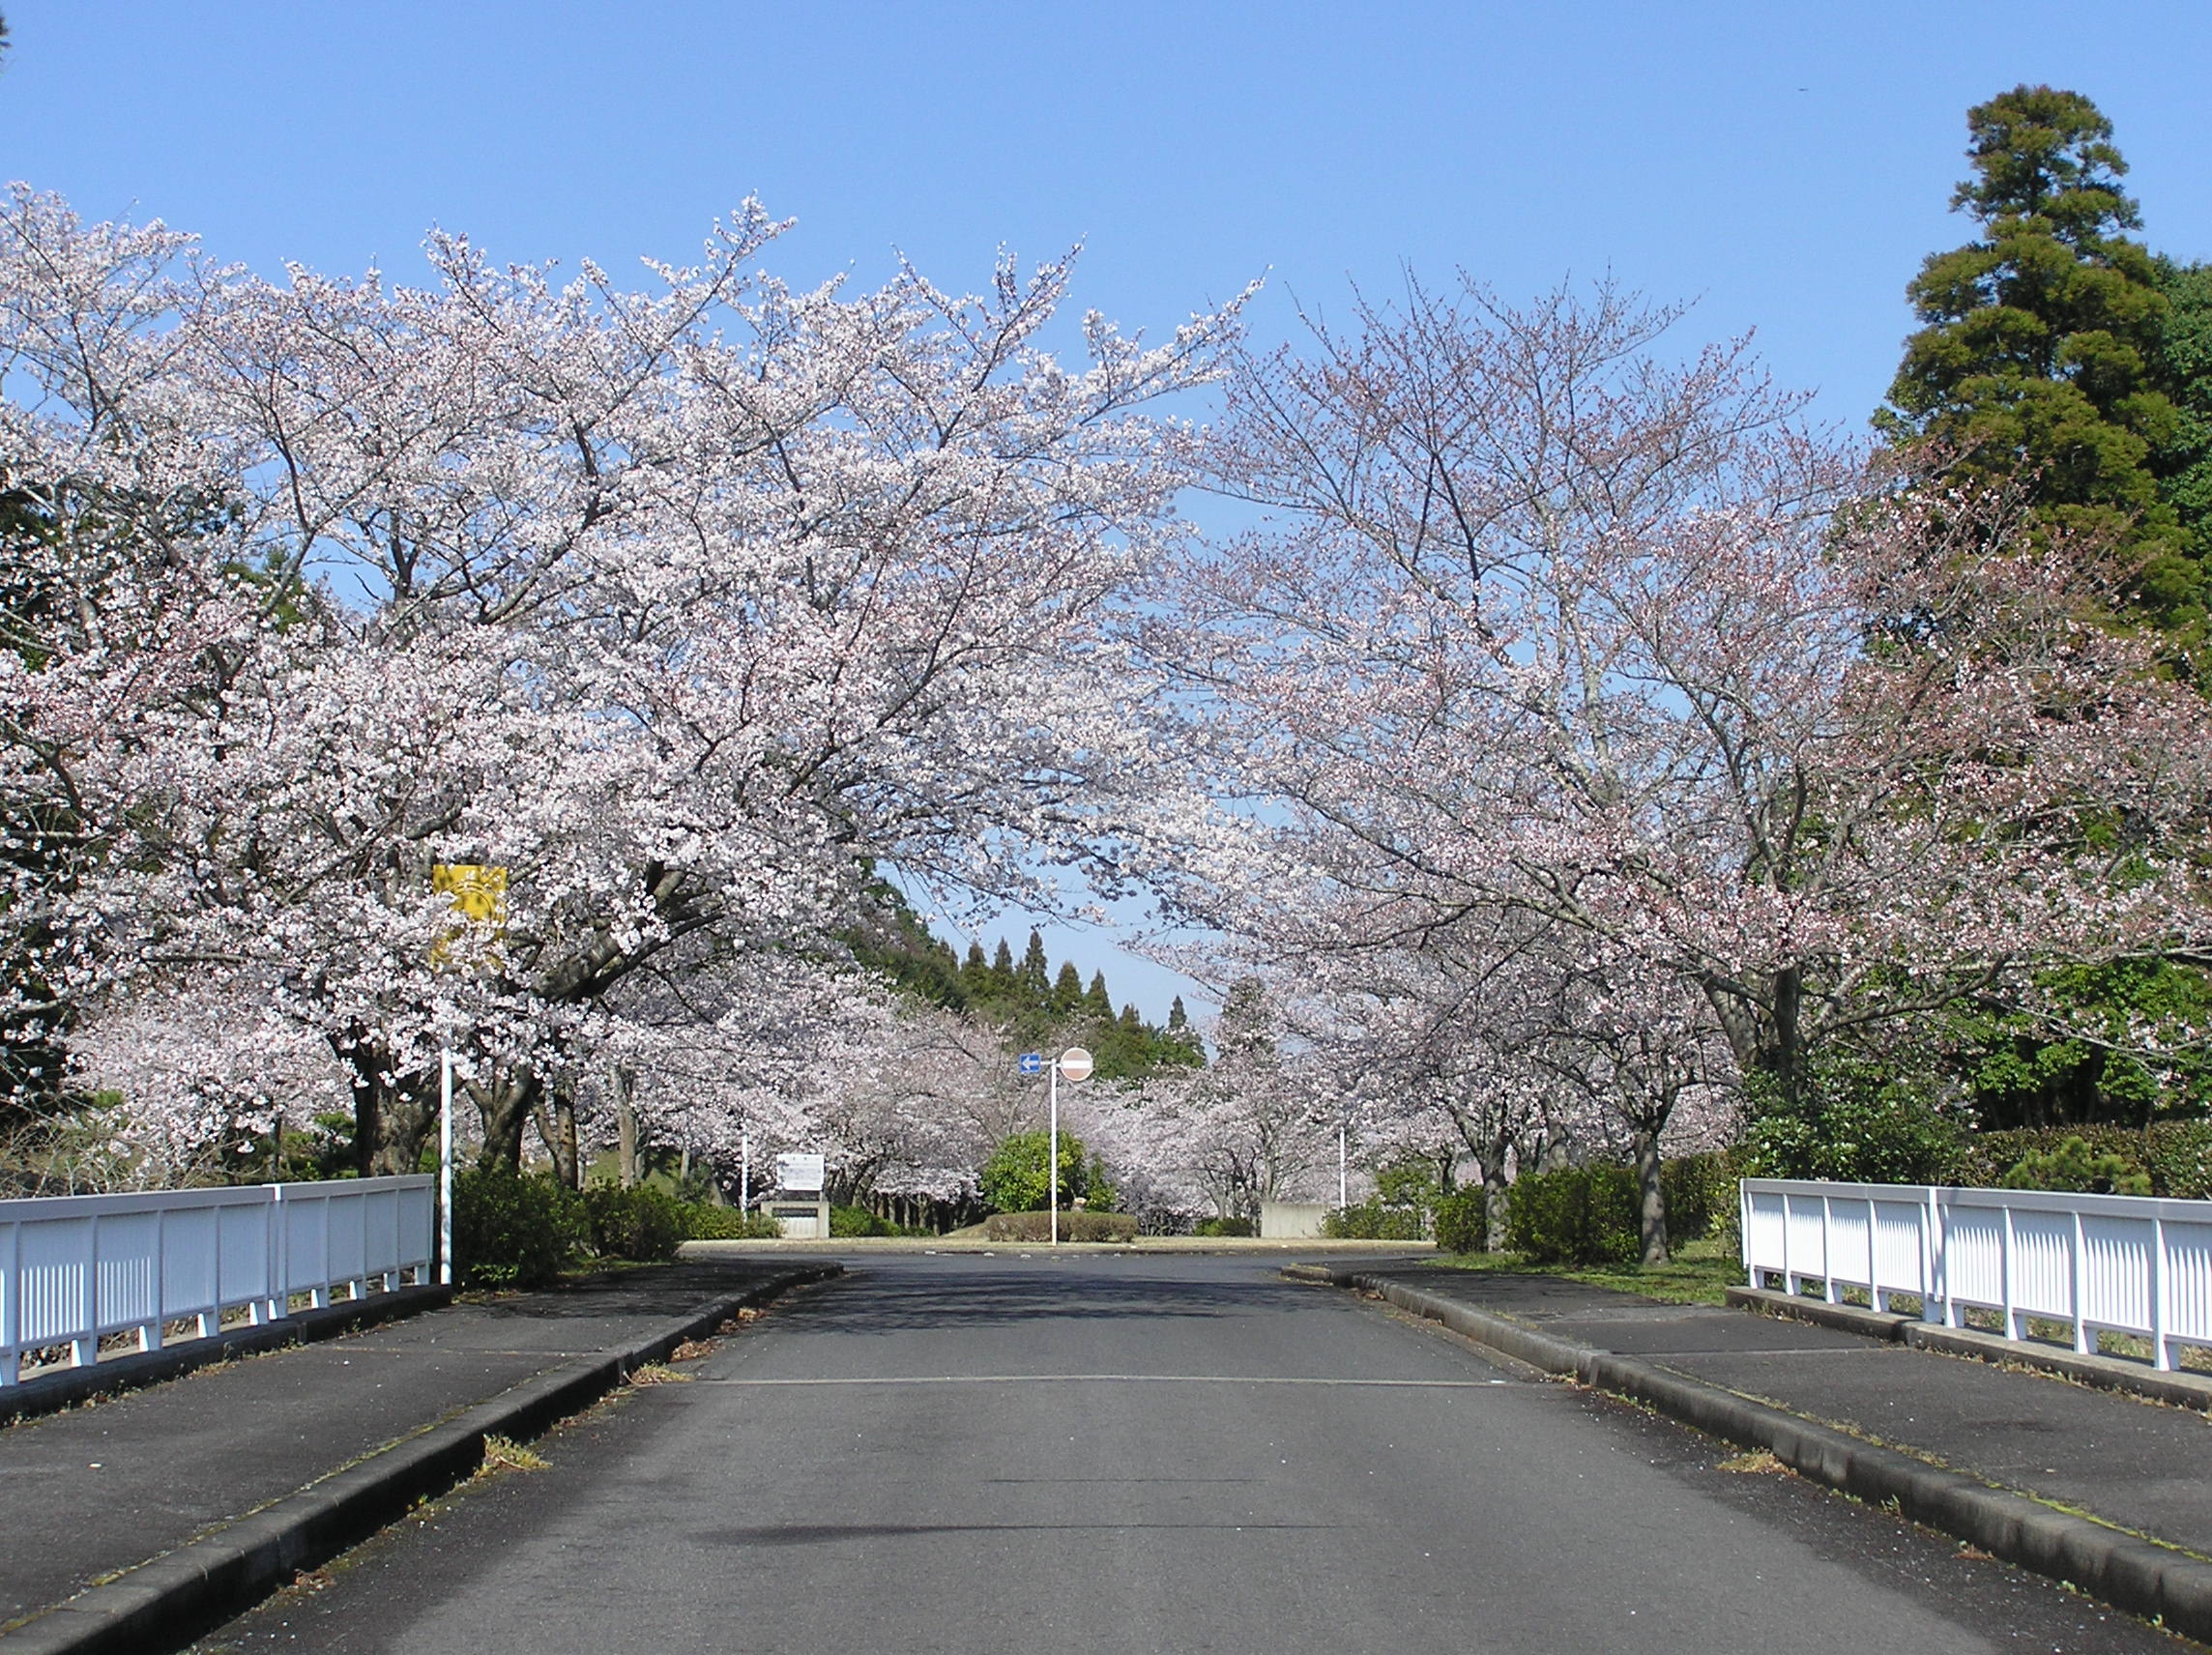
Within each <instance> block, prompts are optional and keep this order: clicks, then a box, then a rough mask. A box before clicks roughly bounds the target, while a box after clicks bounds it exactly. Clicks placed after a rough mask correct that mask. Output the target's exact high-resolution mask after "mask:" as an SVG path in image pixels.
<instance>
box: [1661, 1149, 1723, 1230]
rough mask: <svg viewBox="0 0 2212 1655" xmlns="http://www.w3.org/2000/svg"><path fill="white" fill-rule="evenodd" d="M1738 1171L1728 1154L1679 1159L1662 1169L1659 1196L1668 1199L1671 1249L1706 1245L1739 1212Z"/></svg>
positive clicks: (1688, 1156) (1692, 1156)
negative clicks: (1686, 1243) (1688, 1243)
mask: <svg viewBox="0 0 2212 1655" xmlns="http://www.w3.org/2000/svg"><path fill="white" fill-rule="evenodd" d="M1736 1176H1737V1175H1736V1170H1735V1161H1734V1159H1733V1157H1732V1156H1731V1155H1729V1154H1728V1152H1727V1151H1725V1150H1714V1151H1710V1152H1708V1153H1705V1154H1702V1155H1677V1156H1675V1157H1674V1159H1673V1160H1672V1161H1664V1162H1661V1163H1660V1167H1659V1193H1660V1194H1661V1195H1663V1196H1665V1197H1666V1199H1667V1240H1668V1242H1669V1243H1670V1244H1671V1245H1678V1244H1679V1243H1681V1242H1684V1241H1702V1240H1703V1239H1704V1238H1705V1237H1706V1236H1707V1235H1710V1234H1712V1233H1713V1229H1714V1227H1715V1226H1716V1225H1718V1224H1719V1223H1720V1222H1721V1221H1722V1220H1723V1219H1724V1218H1726V1217H1728V1216H1730V1215H1731V1214H1732V1213H1734V1212H1735V1210H1736V1205H1737V1203H1736V1188H1735V1180H1736Z"/></svg>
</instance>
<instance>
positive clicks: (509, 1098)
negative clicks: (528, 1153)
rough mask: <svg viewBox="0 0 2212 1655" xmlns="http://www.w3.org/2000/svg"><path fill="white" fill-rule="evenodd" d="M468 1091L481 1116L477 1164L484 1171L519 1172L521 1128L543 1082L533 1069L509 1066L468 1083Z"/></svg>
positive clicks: (541, 1088) (520, 1164)
mask: <svg viewBox="0 0 2212 1655" xmlns="http://www.w3.org/2000/svg"><path fill="white" fill-rule="evenodd" d="M469 1090H470V1092H471V1093H473V1094H474V1095H475V1097H476V1100H477V1112H478V1114H479V1115H480V1117H481V1118H482V1119H483V1147H482V1149H480V1151H478V1154H477V1165H478V1166H480V1167H481V1168H483V1170H484V1171H485V1172H487V1173H491V1172H499V1171H501V1170H502V1169H505V1170H506V1171H508V1172H519V1171H520V1170H521V1168H522V1129H523V1127H525V1126H526V1125H528V1124H529V1122H530V1117H531V1112H532V1110H533V1108H534V1107H535V1106H536V1104H537V1102H538V1096H539V1094H540V1093H541V1092H542V1091H543V1090H544V1083H543V1082H542V1081H540V1080H539V1079H538V1073H537V1071H536V1070H535V1069H510V1070H509V1071H507V1072H506V1073H505V1074H501V1075H497V1076H495V1077H494V1078H493V1079H491V1080H490V1081H486V1082H478V1083H475V1084H472V1085H471V1086H470V1088H469Z"/></svg>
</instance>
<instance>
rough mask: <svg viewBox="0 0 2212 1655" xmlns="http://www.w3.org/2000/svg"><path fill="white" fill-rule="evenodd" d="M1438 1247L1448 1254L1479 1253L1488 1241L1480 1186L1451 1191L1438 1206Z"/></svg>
mask: <svg viewBox="0 0 2212 1655" xmlns="http://www.w3.org/2000/svg"><path fill="white" fill-rule="evenodd" d="M1436 1229H1437V1245H1438V1246H1440V1247H1441V1248H1442V1249H1443V1250H1444V1251H1445V1252H1447V1253H1480V1252H1482V1251H1483V1250H1484V1249H1485V1246H1486V1244H1487V1241H1488V1236H1489V1230H1490V1225H1489V1221H1488V1218H1487V1216H1486V1213H1485V1210H1484V1203H1483V1199H1482V1186H1481V1185H1480V1184H1472V1185H1470V1186H1469V1187H1468V1188H1466V1189H1462V1190H1454V1191H1453V1192H1452V1193H1451V1194H1450V1195H1447V1196H1445V1197H1444V1198H1443V1200H1441V1201H1440V1202H1438V1203H1437V1211H1436Z"/></svg>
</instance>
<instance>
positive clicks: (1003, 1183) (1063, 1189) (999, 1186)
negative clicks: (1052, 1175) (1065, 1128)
mask: <svg viewBox="0 0 2212 1655" xmlns="http://www.w3.org/2000/svg"><path fill="white" fill-rule="evenodd" d="M1050 1137H1051V1135H1050V1134H1049V1133H1044V1132H1017V1133H1015V1134H1014V1135H1013V1136H1012V1137H1011V1138H1008V1139H1006V1140H1004V1142H1002V1143H1001V1144H1000V1146H999V1147H997V1148H996V1149H994V1150H992V1151H991V1158H990V1159H989V1160H988V1161H986V1162H984V1163H983V1170H982V1172H981V1173H979V1174H978V1175H977V1176H976V1179H975V1182H976V1187H977V1188H978V1189H979V1190H981V1192H982V1196H983V1200H984V1201H985V1202H986V1203H987V1204H988V1205H992V1206H995V1207H997V1208H998V1209H999V1210H1000V1211H1001V1212H1034V1211H1035V1210H1036V1209H1037V1208H1039V1207H1042V1206H1049V1205H1051V1201H1052V1190H1051V1187H1050V1185H1049V1184H1048V1183H1047V1182H1046V1180H1045V1161H1046V1160H1047V1159H1048V1158H1049V1157H1050V1156H1051V1154H1052V1150H1051V1148H1050V1147H1049V1143H1050ZM1087 1170H1088V1163H1087V1162H1086V1159H1085V1156H1084V1152H1083V1142H1082V1140H1081V1139H1079V1138H1077V1137H1076V1136H1075V1134H1074V1133H1072V1132H1062V1134H1061V1135H1060V1205H1062V1207H1072V1206H1073V1205H1075V1198H1076V1197H1077V1196H1079V1195H1081V1194H1083V1193H1084V1188H1083V1186H1084V1175H1085V1173H1086V1171H1087Z"/></svg>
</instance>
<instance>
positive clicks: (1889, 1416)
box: [1363, 1265, 2212, 1556]
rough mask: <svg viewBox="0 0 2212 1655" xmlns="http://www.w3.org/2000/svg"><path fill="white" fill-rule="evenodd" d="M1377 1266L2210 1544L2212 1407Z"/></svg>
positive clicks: (1707, 1315) (1475, 1276)
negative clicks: (2209, 1410) (2211, 1414)
mask: <svg viewBox="0 0 2212 1655" xmlns="http://www.w3.org/2000/svg"><path fill="white" fill-rule="evenodd" d="M1363 1273H1365V1274H1369V1275H1375V1276H1386V1277H1389V1278H1390V1279H1392V1280H1395V1281H1400V1282H1404V1283H1405V1284H1407V1285H1408V1286H1410V1287H1415V1288H1418V1289H1420V1290H1422V1291H1424V1292H1431V1293H1436V1294H1439V1295H1441V1296H1443V1297H1448V1298H1453V1299H1457V1300H1460V1301H1462V1302H1464V1303H1467V1304H1470V1305H1473V1306H1475V1307H1476V1308H1478V1309H1481V1310H1486V1311H1489V1312H1491V1313H1493V1314H1495V1315H1500V1316H1505V1317H1509V1318H1511V1319H1512V1320H1514V1321H1520V1322H1523V1323H1525V1324H1527V1325H1528V1326H1530V1327H1533V1328H1535V1329H1537V1330H1539V1331H1541V1332H1544V1333H1548V1334H1550V1335H1551V1336H1553V1337H1554V1338H1557V1339H1563V1340H1567V1341H1569V1342H1571V1343H1574V1344H1579V1345H1587V1346H1594V1347H1596V1348H1598V1349H1601V1350H1613V1351H1617V1352H1619V1353H1620V1354H1622V1355H1630V1356H1639V1357H1642V1358H1644V1360H1646V1361H1649V1362H1652V1363H1654V1364H1656V1365H1658V1366H1660V1367H1664V1368H1670V1369H1673V1370H1674V1372H1676V1373H1680V1374H1686V1375H1688V1376H1690V1377H1691V1378H1693V1379H1703V1380H1705V1381H1706V1382H1707V1383H1710V1384H1715V1385H1720V1386H1722V1387H1724V1388H1726V1389H1728V1390H1732V1391H1735V1392H1737V1393H1739V1394H1740V1395H1743V1396H1747V1397H1752V1398H1755V1399H1757V1400H1759V1401H1761V1402H1765V1403H1770V1404H1772V1405H1773V1406H1775V1407H1777V1408H1786V1409H1788V1410H1789V1411H1790V1412H1791V1413H1795V1414H1800V1415H1803V1416H1805V1417H1807V1418H1810V1419H1816V1420H1819V1421H1822V1422H1824V1423H1827V1424H1830V1425H1835V1426H1840V1427H1842V1428H1843V1429H1845V1430H1847V1431H1849V1432H1851V1433H1853V1434H1854V1435H1856V1436H1860V1437H1868V1438H1871V1439H1873V1440H1876V1441H1878V1442H1881V1443H1884V1444H1886V1445H1887V1446H1889V1447H1893V1448H1902V1449H1906V1450H1907V1451H1910V1452H1912V1453H1915V1454H1917V1455H1920V1456H1922V1457H1924V1458H1925V1457H1933V1458H1934V1459H1936V1460H1938V1461H1940V1462H1941V1463H1942V1464H1943V1465H1945V1466H1949V1467H1951V1468H1952V1469H1954V1470H1958V1471H1965V1472H1967V1473H1969V1474H1972V1475H1974V1476H1978V1477H1980V1478H1982V1479H1984V1480H1985V1481H1988V1482H1992V1483H1995V1484H1998V1485H2001V1486H2003V1487H2006V1488H2011V1489H2017V1490H2020V1491H2022V1492H2023V1493H2025V1494H2030V1495H2036V1496H2038V1497H2039V1498H2042V1499H2045V1500H2051V1501H2055V1502H2057V1503H2059V1504H2061V1505H2066V1506H2071V1507H2073V1508H2075V1509H2077V1510H2079V1511H2083V1512H2087V1513H2090V1514H2092V1515H2094V1516H2097V1517H2100V1518H2103V1519H2104V1520H2105V1521H2107V1522H2108V1523H2113V1524H2119V1525H2120V1526H2122V1527H2125V1528H2132V1529H2135V1530H2137V1531H2139V1532H2140V1533H2143V1534H2148V1535H2151V1536H2154V1537H2155V1538H2157V1539H2160V1540H2164V1541H2166V1542H2168V1543H2169V1544H2171V1545H2175V1546H2180V1547H2183V1548H2186V1549H2187V1550H2189V1551H2191V1552H2195V1553H2199V1554H2202V1555H2205V1556H2212V1492H2208V1491H2212V1418H2207V1417H2206V1416H2205V1415H2203V1414H2201V1413H2197V1412H2194V1411H2192V1410H2189V1409H2186V1408H2171V1407H2168V1406H2165V1405H2163V1404H2159V1403H2152V1402H2143V1401H2139V1400H2138V1399H2136V1398H2134V1397H2130V1396H2123V1395H2118V1394H2115V1393H2112V1392H2110V1391H2101V1390H2091V1389H2089V1388H2088V1387H2086V1386H2083V1385H2079V1384H2074V1383H2071V1382H2069V1381H2067V1380H2065V1379H2055V1378H2052V1377H2050V1376H2048V1375H2043V1374H2036V1373H2025V1372H2020V1371H2016V1370H2011V1369H2006V1368H2000V1367H1996V1366H1994V1365H1993V1364H1991V1363H1988V1362H1979V1361H1972V1360H1967V1359H1964V1358H1960V1357H1955V1356H1944V1355H1937V1354H1936V1353H1934V1352H1932V1351H1926V1350H1912V1349H1909V1348H1907V1347H1905V1346H1902V1345H1895V1344H1890V1343H1887V1342H1885V1341H1880V1340H1875V1339H1869V1338H1865V1337H1862V1336H1861V1335H1858V1334H1854V1333H1845V1332H1839V1331H1836V1330H1833V1329H1829V1328H1825V1327H1817V1326H1814V1325H1812V1324H1810V1323H1808V1322H1803V1321H1790V1320H1785V1319H1782V1318H1778V1317H1770V1316H1761V1315H1755V1314H1753V1313H1751V1312H1748V1311H1742V1310H1724V1309H1714V1308H1708V1307H1705V1306H1700V1305H1670V1304H1657V1303H1654V1302H1653V1301H1651V1300H1649V1299H1644V1298H1638V1297H1636V1296H1635V1295H1633V1294H1630V1293H1623V1292H1612V1291H1610V1290H1608V1289H1604V1288H1594V1287H1586V1286H1584V1285H1582V1284H1581V1283H1578V1282H1570V1281H1564V1280H1561V1279H1560V1278H1558V1277H1557V1276H1538V1275H1503V1274H1491V1273H1488V1272H1477V1271H1472V1270H1455V1269H1449V1268H1438V1267H1435V1266H1427V1267H1424V1266H1420V1265H1396V1266H1390V1265H1385V1266H1379V1267H1374V1268H1370V1269H1367V1270H1366V1271H1364V1272H1363Z"/></svg>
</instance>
